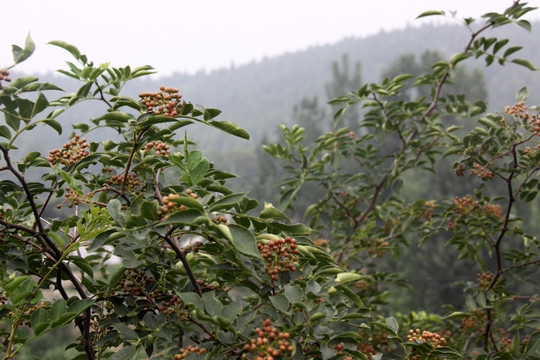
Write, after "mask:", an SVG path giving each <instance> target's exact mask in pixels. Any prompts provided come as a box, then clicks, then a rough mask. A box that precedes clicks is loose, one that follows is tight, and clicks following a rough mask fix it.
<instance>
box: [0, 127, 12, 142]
mask: <svg viewBox="0 0 540 360" xmlns="http://www.w3.org/2000/svg"><path fill="white" fill-rule="evenodd" d="M0 136H2V137H4V138H6V139H8V140H11V131H9V128H8V127H7V126H5V125H0Z"/></svg>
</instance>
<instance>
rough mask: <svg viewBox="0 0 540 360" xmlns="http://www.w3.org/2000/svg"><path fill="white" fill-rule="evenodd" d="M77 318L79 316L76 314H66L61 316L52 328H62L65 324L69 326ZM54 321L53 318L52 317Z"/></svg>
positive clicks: (53, 323)
mask: <svg viewBox="0 0 540 360" xmlns="http://www.w3.org/2000/svg"><path fill="white" fill-rule="evenodd" d="M76 317H77V314H76V313H74V312H65V313H62V314H61V315H59V316H58V317H57V318H56V319H55V320H54V321H53V322H52V323H51V328H53V329H54V328H57V327H59V326H62V325H64V324H67V323H68V322H70V321H71V320H73V319H75V318H76ZM51 320H52V316H51Z"/></svg>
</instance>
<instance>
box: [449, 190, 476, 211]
mask: <svg viewBox="0 0 540 360" xmlns="http://www.w3.org/2000/svg"><path fill="white" fill-rule="evenodd" d="M477 204H478V202H477V201H476V200H473V199H472V197H471V195H469V194H467V195H465V196H464V197H461V198H460V197H459V196H456V198H455V200H454V205H456V208H455V209H454V211H455V212H456V213H457V214H460V215H466V214H468V213H470V212H471V211H473V210H474V208H475V207H476V205H477Z"/></svg>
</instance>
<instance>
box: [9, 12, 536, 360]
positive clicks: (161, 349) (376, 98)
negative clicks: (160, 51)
mask: <svg viewBox="0 0 540 360" xmlns="http://www.w3.org/2000/svg"><path fill="white" fill-rule="evenodd" d="M530 10H532V8H529V7H527V6H526V5H525V4H519V3H516V4H514V5H513V6H512V7H510V8H509V9H507V10H506V11H505V12H504V13H503V14H497V13H489V14H486V15H485V17H484V18H485V20H486V23H485V24H484V25H482V26H480V28H478V29H477V30H473V29H472V28H471V27H472V26H473V25H474V23H473V22H474V21H473V19H465V24H466V26H467V27H470V28H471V38H470V41H469V42H468V43H467V44H466V46H465V48H464V50H463V52H460V53H457V54H455V55H454V56H452V58H451V59H450V60H449V61H439V62H437V63H436V64H434V66H433V72H432V73H431V74H429V75H422V76H417V77H415V78H414V83H415V84H416V85H417V86H420V85H424V86H430V87H431V91H430V92H429V93H426V96H424V97H414V96H411V98H409V99H404V98H402V97H400V96H399V95H400V89H401V88H402V87H403V86H405V85H406V84H407V83H408V81H410V79H411V77H412V76H410V75H407V74H403V75H398V76H396V77H394V78H393V79H385V80H384V81H383V82H382V83H381V84H366V85H364V86H362V87H361V88H360V89H358V90H354V91H352V92H351V93H349V94H348V95H344V96H340V97H338V98H336V99H335V100H333V101H332V104H335V105H339V106H340V110H339V111H338V112H337V113H336V115H335V119H334V128H335V130H334V131H331V132H328V133H326V134H324V135H322V136H320V137H319V138H318V139H317V140H316V142H315V145H314V146H313V147H312V148H308V147H306V146H304V145H303V143H302V140H303V136H302V134H303V131H304V130H303V129H302V128H300V127H298V126H294V127H292V128H287V127H283V133H284V141H285V142H284V143H283V144H269V145H268V146H266V150H267V151H268V152H269V153H270V154H272V155H273V156H275V157H276V158H278V159H281V160H282V161H284V162H287V163H288V164H287V165H286V166H285V167H284V168H285V170H286V171H288V173H289V175H290V176H289V177H288V178H287V179H284V181H283V183H282V186H283V188H282V189H283V193H282V197H281V200H280V202H279V204H277V205H276V206H273V205H271V204H268V203H265V204H264V206H259V202H258V201H257V200H255V199H251V198H249V197H248V196H247V194H246V193H233V192H232V191H231V190H230V189H229V187H228V186H227V179H228V178H231V177H233V176H234V175H232V174H230V173H228V172H226V171H223V170H221V169H219V168H217V167H216V166H215V165H214V164H213V163H212V162H210V161H209V160H208V159H206V158H205V157H204V155H203V152H202V151H200V150H198V149H197V148H196V147H195V145H194V144H193V143H192V142H190V140H189V137H188V136H187V131H186V132H185V135H184V136H183V137H178V136H177V133H178V132H179V129H182V128H186V127H188V126H190V125H193V124H197V125H198V126H208V127H211V128H214V130H215V131H224V132H225V133H229V134H231V135H233V136H238V137H240V138H245V139H248V138H249V135H248V134H247V132H245V131H244V130H243V129H241V128H240V127H238V126H237V125H235V124H234V123H231V122H228V121H224V120H217V119H216V118H217V116H218V115H219V114H220V111H219V110H217V109H214V108H204V107H201V106H194V105H192V104H191V103H190V102H188V101H186V100H185V99H184V98H183V97H182V96H181V95H180V94H179V91H178V89H175V88H170V87H162V88H161V89H159V90H158V89H144V90H146V91H144V92H141V94H140V99H133V98H129V97H125V96H122V95H121V90H122V87H123V86H124V84H125V83H126V82H127V81H130V80H131V79H133V78H136V77H139V76H143V75H146V74H149V73H151V72H152V69H151V68H150V67H148V66H145V67H140V68H136V69H131V68H130V67H125V68H112V67H110V66H109V65H108V64H101V65H95V64H94V63H92V62H91V61H89V60H88V58H87V57H86V56H85V55H83V54H81V53H80V51H79V50H78V49H77V48H76V47H74V46H73V45H70V44H66V43H64V42H61V41H53V42H52V44H53V45H56V46H59V47H61V48H64V49H65V50H67V51H68V52H69V53H70V54H71V55H72V56H73V57H74V58H75V60H76V62H77V63H76V64H73V63H70V62H68V65H69V70H65V71H61V72H62V73H63V74H65V75H67V76H70V77H72V78H75V79H77V80H80V81H81V82H82V86H81V87H80V88H79V90H78V91H77V92H76V93H74V94H68V95H64V96H62V97H60V98H58V99H56V100H52V101H50V100H48V99H47V97H46V95H45V94H46V93H48V92H49V91H54V90H60V89H58V88H57V87H56V86H55V85H53V84H50V83H40V82H38V79H37V78H36V77H33V76H24V77H19V78H15V79H10V78H9V72H10V71H11V67H10V68H8V69H5V70H3V71H2V78H1V80H2V89H1V90H0V104H1V107H0V110H1V111H2V112H3V115H4V118H3V120H2V124H1V125H0V136H1V137H2V138H3V139H2V140H4V141H3V142H1V143H0V151H1V153H2V155H1V160H2V164H1V165H0V173H1V174H2V179H1V181H0V188H1V192H0V200H1V208H0V225H1V228H0V230H1V232H0V236H1V238H0V249H1V252H0V256H1V258H2V262H1V264H0V265H1V266H0V288H1V294H0V295H1V305H2V307H1V308H0V318H1V320H2V325H0V339H1V341H2V343H3V345H4V346H3V348H2V350H1V354H2V356H3V357H4V358H5V359H8V358H13V357H15V356H16V355H17V354H18V353H20V352H21V351H24V348H25V347H26V346H28V345H27V344H29V343H30V344H31V341H32V340H34V339H36V338H40V337H45V336H47V334H48V333H50V332H53V331H56V329H60V328H64V326H65V325H66V324H71V325H73V326H75V327H76V329H77V332H78V335H77V338H76V339H74V341H73V343H72V344H71V345H69V346H68V349H69V350H68V351H70V352H73V353H74V355H73V357H75V358H81V359H84V358H88V359H128V358H134V359H135V358H143V357H151V358H155V359H158V358H169V359H170V358H176V359H183V358H188V359H189V358H207V359H211V358H218V359H224V358H240V359H316V358H321V359H356V358H358V359H381V358H406V359H428V358H435V357H437V358H492V359H495V358H500V359H505V358H517V357H521V358H535V357H539V356H540V355H539V353H538V348H539V346H540V331H538V327H539V325H540V323H539V321H540V319H539V318H540V313H539V309H538V301H539V300H540V298H539V295H538V292H537V289H536V288H534V287H532V286H531V287H530V288H529V289H528V288H526V287H523V286H522V287H518V288H519V289H520V290H524V291H526V292H527V293H513V289H514V288H513V287H512V286H511V285H515V284H512V282H516V280H515V279H518V280H519V282H521V283H523V284H524V283H528V282H530V283H534V280H535V275H536V276H537V275H538V271H537V268H538V264H539V263H540V254H539V250H540V248H539V245H540V244H539V243H538V240H537V239H536V238H535V237H534V236H531V235H529V234H526V233H524V231H523V230H522V226H521V223H520V219H519V218H518V217H516V216H515V213H514V207H515V204H516V202H518V201H532V200H534V199H535V197H536V195H537V192H538V183H539V182H538V179H537V176H538V175H537V171H538V170H539V169H540V145H539V144H540V142H539V141H538V140H539V136H540V119H539V118H538V108H537V107H534V106H527V105H525V103H524V101H525V100H526V98H527V90H526V89H525V88H524V89H522V90H521V91H520V92H519V93H518V95H517V102H516V103H515V104H513V105H510V106H509V107H508V108H506V109H504V111H502V112H501V113H498V114H487V115H486V114H484V111H485V108H486V106H485V103H483V102H482V101H475V102H473V103H469V102H468V101H467V99H466V97H465V96H463V95H452V94H444V95H442V93H441V90H442V89H443V88H444V86H445V84H446V83H447V82H449V81H450V79H451V78H452V74H453V72H454V69H455V68H456V65H458V63H461V62H462V61H464V60H465V59H467V58H470V57H476V58H483V59H485V61H486V64H487V65H488V66H489V65H491V64H492V63H494V62H498V63H499V64H501V65H504V64H506V63H508V62H512V63H516V64H519V65H523V66H525V67H528V68H530V69H534V66H533V65H532V64H530V63H529V62H528V61H526V60H523V59H519V58H515V57H513V56H514V53H515V52H516V51H518V50H519V47H514V46H511V44H509V43H508V41H507V40H506V39H496V38H489V37H484V36H483V34H484V32H486V31H487V30H489V29H490V28H492V27H496V26H503V25H507V24H510V23H517V24H518V25H520V26H522V27H524V28H528V27H529V23H528V22H527V21H526V20H522V19H521V17H522V16H523V15H524V14H526V13H527V12H528V11H530ZM436 13H437V12H428V13H425V14H423V15H424V16H427V15H434V14H436ZM33 50H34V45H33V43H32V41H31V39H30V38H28V39H27V42H26V46H25V48H24V49H23V48H20V47H18V46H14V48H13V53H14V60H15V61H14V63H15V65H16V64H17V63H20V62H21V61H24V60H25V59H26V58H28V57H29V56H30V55H31V53H32V52H33ZM86 100H99V101H101V102H103V103H105V104H106V105H107V106H108V108H109V109H108V111H107V112H106V113H105V114H103V115H102V116H100V117H98V118H96V119H90V120H89V121H87V122H81V123H78V124H73V131H72V132H71V133H70V134H69V135H68V136H67V138H68V139H69V141H68V142H67V143H66V144H64V145H63V146H62V147H61V148H57V149H51V151H50V153H49V154H48V155H46V156H44V155H43V154H40V153H39V152H30V153H28V154H25V155H24V156H23V157H21V158H20V159H14V158H13V156H12V153H13V151H14V150H15V149H16V145H17V143H18V142H20V141H23V140H24V137H25V135H26V134H27V133H28V132H30V131H37V130H38V129H39V128H40V127H41V126H50V127H52V128H53V129H55V130H56V131H57V132H58V133H62V132H63V131H64V130H65V128H66V126H64V125H62V124H61V122H59V121H58V120H57V117H58V116H59V115H60V114H61V113H62V112H64V111H70V110H71V108H72V107H73V108H76V106H77V103H79V102H82V101H86ZM358 104H361V105H362V107H363V118H362V123H361V124H360V127H359V129H358V130H356V132H353V131H351V130H350V129H348V128H339V127H338V124H339V122H340V120H341V118H342V117H343V116H344V114H345V113H346V111H347V110H348V109H349V108H350V107H351V106H354V105H358ZM450 117H452V118H454V117H462V118H465V119H469V121H474V122H475V123H476V124H477V126H476V127H474V128H473V129H472V130H471V131H467V132H464V131H463V130H460V129H459V127H457V126H454V125H449V124H447V123H446V122H445V119H448V118H450ZM102 128H105V129H109V134H111V135H110V139H99V138H96V132H95V131H94V130H96V129H102ZM182 130H183V129H182ZM101 133H102V132H101ZM383 145H384V146H383ZM441 156H443V157H451V158H452V159H454V161H455V165H454V170H455V174H456V176H466V175H467V176H468V175H471V176H476V177H478V178H479V179H481V181H482V182H481V185H480V186H479V187H478V188H477V189H476V190H475V191H474V192H473V193H471V194H466V195H461V196H457V197H455V198H452V199H448V200H436V201H435V200H432V199H415V200H414V201H412V202H409V201H406V200H405V198H403V197H400V193H399V189H400V188H401V186H402V185H403V175H404V174H406V173H408V172H413V171H417V172H418V174H420V170H428V171H432V170H434V164H435V162H436V161H437V160H438V159H439V158H440V157H441ZM39 170H41V172H40V171H39ZM39 172H40V173H41V174H43V175H42V177H41V180H37V179H36V178H35V177H36V173H39ZM495 182H499V183H502V184H503V186H502V187H495V188H491V184H492V183H495ZM307 183H315V184H316V185H317V186H318V187H319V188H320V189H321V190H320V193H321V196H320V200H318V201H317V202H316V203H315V204H312V205H311V206H309V207H308V209H307V212H306V215H307V218H308V219H309V221H310V223H309V226H307V225H304V224H301V223H291V221H290V219H289V218H288V216H287V209H288V208H290V207H291V206H294V201H295V195H296V194H297V193H298V191H299V190H300V189H301V188H302V186H304V185H305V184H307ZM500 189H503V190H502V191H501V190H500ZM497 191H498V192H497ZM261 205H262V204H261ZM321 234H324V235H325V238H323V237H321ZM440 234H445V235H446V236H447V237H448V239H449V240H448V245H447V246H453V247H455V248H457V249H458V250H459V252H460V258H469V259H472V260H473V261H474V263H475V264H477V266H478V269H480V270H481V274H480V275H479V277H478V282H477V284H472V283H471V284H467V289H466V291H467V292H468V293H469V296H468V297H467V300H466V303H465V304H463V306H462V307H461V308H459V309H450V311H449V312H448V313H446V314H445V315H444V316H439V315H435V314H426V313H425V312H418V313H410V314H401V313H399V314H386V313H385V307H384V304H385V302H386V301H388V299H391V297H389V296H388V292H387V291H386V289H387V288H388V287H391V286H393V285H396V284H398V285H399V284H402V283H404V282H406V279H400V278H399V277H398V276H397V274H393V273H390V272H385V271H380V269H378V261H377V259H378V258H379V257H381V256H383V255H384V254H385V253H387V252H396V251H397V250H399V248H400V247H403V246H407V245H408V244H410V243H411V242H412V240H413V239H420V240H421V242H424V241H430V238H432V237H433V236H435V235H440ZM413 243H414V242H413ZM535 291H536V292H535ZM441 305H442V304H441ZM77 354H78V355H77Z"/></svg>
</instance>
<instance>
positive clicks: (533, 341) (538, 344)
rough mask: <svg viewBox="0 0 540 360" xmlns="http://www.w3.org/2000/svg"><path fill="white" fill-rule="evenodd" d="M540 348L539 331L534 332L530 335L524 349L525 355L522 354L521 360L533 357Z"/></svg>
mask: <svg viewBox="0 0 540 360" xmlns="http://www.w3.org/2000/svg"><path fill="white" fill-rule="evenodd" d="M539 348H540V331H536V332H534V333H532V334H531V336H530V337H529V341H527V346H526V347H525V353H523V356H522V357H521V358H522V359H527V357H528V356H533V354H535V353H536V351H537V350H538V349H539Z"/></svg>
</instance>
